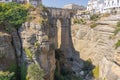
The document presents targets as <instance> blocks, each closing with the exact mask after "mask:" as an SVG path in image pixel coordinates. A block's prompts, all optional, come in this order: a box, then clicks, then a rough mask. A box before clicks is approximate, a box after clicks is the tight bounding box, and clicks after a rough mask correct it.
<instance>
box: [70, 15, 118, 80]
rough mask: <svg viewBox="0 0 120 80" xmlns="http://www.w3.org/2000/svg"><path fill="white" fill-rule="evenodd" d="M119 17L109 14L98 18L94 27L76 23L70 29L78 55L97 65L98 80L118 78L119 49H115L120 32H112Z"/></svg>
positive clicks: (116, 79) (115, 79) (114, 79)
mask: <svg viewBox="0 0 120 80" xmlns="http://www.w3.org/2000/svg"><path fill="white" fill-rule="evenodd" d="M119 19H120V17H119V16H117V15H116V16H110V17H107V18H105V19H103V20H99V21H98V22H97V23H98V25H97V26H96V27H95V28H90V27H89V25H77V26H75V27H76V28H73V29H72V36H73V43H74V47H75V49H76V50H77V51H79V52H80V57H81V58H82V59H84V60H87V59H91V60H92V63H93V64H94V65H96V66H97V65H99V70H100V72H99V80H104V79H105V80H106V79H107V80H119V79H120V60H119V59H120V54H119V50H120V49H119V48H117V49H115V44H116V43H117V41H118V40H119V39H120V38H119V37H120V34H119V33H118V34H117V35H116V36H115V35H114V33H113V32H114V30H115V27H116V24H117V21H119ZM78 26H79V27H78ZM73 27H74V26H73ZM77 27H78V28H77Z"/></svg>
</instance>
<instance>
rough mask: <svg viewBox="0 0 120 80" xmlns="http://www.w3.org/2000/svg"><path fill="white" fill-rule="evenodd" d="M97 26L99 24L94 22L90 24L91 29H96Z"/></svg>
mask: <svg viewBox="0 0 120 80" xmlns="http://www.w3.org/2000/svg"><path fill="white" fill-rule="evenodd" d="M97 25H98V24H97V23H95V22H93V23H91V24H90V27H91V28H95V27H96V26H97Z"/></svg>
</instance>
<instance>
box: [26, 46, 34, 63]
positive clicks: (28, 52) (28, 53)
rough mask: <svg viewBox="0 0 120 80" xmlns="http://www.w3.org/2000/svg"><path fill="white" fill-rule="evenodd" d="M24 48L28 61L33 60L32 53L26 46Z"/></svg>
mask: <svg viewBox="0 0 120 80" xmlns="http://www.w3.org/2000/svg"><path fill="white" fill-rule="evenodd" d="M24 50H25V53H26V55H27V57H28V58H29V59H30V61H33V53H32V52H31V51H30V50H29V49H28V48H24Z"/></svg>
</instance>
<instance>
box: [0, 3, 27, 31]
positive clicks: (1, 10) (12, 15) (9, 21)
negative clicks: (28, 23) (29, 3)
mask: <svg viewBox="0 0 120 80" xmlns="http://www.w3.org/2000/svg"><path fill="white" fill-rule="evenodd" d="M27 14H28V8H27V7H26V6H25V5H22V4H18V3H13V2H11V3H0V25H3V26H6V29H7V30H9V29H11V28H12V27H15V28H19V27H20V25H21V24H22V23H23V22H25V20H26V18H27Z"/></svg>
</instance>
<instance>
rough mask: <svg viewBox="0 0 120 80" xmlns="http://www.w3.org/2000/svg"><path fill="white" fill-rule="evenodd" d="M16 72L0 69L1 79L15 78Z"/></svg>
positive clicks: (10, 79)
mask: <svg viewBox="0 0 120 80" xmlns="http://www.w3.org/2000/svg"><path fill="white" fill-rule="evenodd" d="M13 76H14V72H12V73H10V72H9V71H7V72H3V71H0V80H13Z"/></svg>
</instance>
